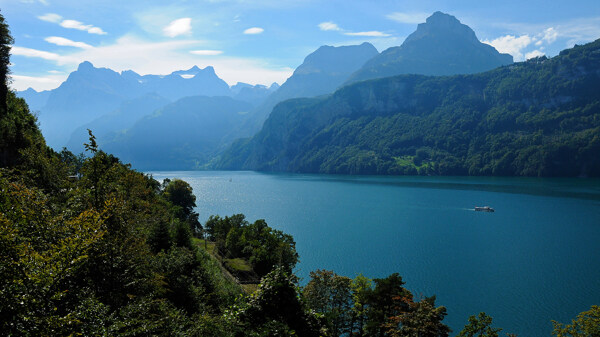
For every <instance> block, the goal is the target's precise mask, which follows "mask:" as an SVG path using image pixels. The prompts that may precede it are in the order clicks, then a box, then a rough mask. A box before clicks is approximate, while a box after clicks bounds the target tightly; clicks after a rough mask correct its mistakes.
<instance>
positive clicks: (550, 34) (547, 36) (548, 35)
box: [542, 27, 558, 43]
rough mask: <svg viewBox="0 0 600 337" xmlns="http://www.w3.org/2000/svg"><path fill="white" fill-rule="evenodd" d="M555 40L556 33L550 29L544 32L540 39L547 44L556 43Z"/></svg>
mask: <svg viewBox="0 0 600 337" xmlns="http://www.w3.org/2000/svg"><path fill="white" fill-rule="evenodd" d="M557 38H558V32H557V31H556V29H554V28H552V27H550V28H548V29H546V30H545V31H544V36H543V37H542V40H544V41H546V42H547V43H553V42H554V41H556V39H557Z"/></svg>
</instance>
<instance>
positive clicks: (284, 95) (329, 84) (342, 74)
mask: <svg viewBox="0 0 600 337" xmlns="http://www.w3.org/2000/svg"><path fill="white" fill-rule="evenodd" d="M377 54H378V52H377V49H375V47H373V45H372V44H370V43H366V42H365V43H363V44H361V45H356V46H341V47H332V46H321V47H319V48H318V49H317V50H315V51H314V52H312V53H311V54H309V55H308V56H306V58H305V59H304V62H303V63H302V64H301V65H300V66H299V67H298V68H296V70H295V71H294V73H293V74H292V76H291V77H290V78H288V79H287V81H285V83H283V84H282V85H281V87H280V88H279V89H278V90H277V91H275V92H274V93H272V94H271V95H270V96H269V97H268V98H267V99H266V100H265V101H264V102H263V103H262V104H261V105H260V106H258V107H257V108H256V109H254V111H253V112H252V113H251V114H249V121H248V122H247V123H246V125H245V128H244V130H242V132H244V133H245V134H243V135H244V136H250V135H253V134H254V133H255V132H256V131H258V130H260V127H261V126H262V123H263V122H264V121H265V119H266V118H267V117H268V116H269V114H270V113H271V110H272V109H273V107H274V106H275V105H276V104H277V103H279V102H282V101H284V100H286V99H290V98H296V97H313V96H319V95H325V94H330V93H332V92H333V91H335V90H336V89H337V88H338V87H339V86H340V85H342V84H343V83H344V82H345V81H346V80H347V79H348V76H350V75H351V74H352V73H354V72H355V71H356V70H358V69H360V67H361V66H363V65H364V64H365V62H367V61H368V60H369V59H371V58H373V57H374V56H376V55H377Z"/></svg>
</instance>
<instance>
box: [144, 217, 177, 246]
mask: <svg viewBox="0 0 600 337" xmlns="http://www.w3.org/2000/svg"><path fill="white" fill-rule="evenodd" d="M172 244H173V239H172V238H171V231H170V229H169V224H168V223H167V222H165V221H158V222H156V223H155V224H154V226H153V227H152V229H151V231H150V235H149V236H148V245H149V246H150V250H151V251H152V252H153V253H155V254H156V253H158V252H160V251H163V250H165V251H166V250H169V248H171V246H172Z"/></svg>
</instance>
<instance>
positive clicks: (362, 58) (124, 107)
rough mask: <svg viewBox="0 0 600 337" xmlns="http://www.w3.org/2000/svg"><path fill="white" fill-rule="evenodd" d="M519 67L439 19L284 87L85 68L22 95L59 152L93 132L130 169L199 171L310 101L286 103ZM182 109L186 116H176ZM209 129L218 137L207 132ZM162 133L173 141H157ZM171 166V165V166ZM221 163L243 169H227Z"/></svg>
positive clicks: (349, 51)
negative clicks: (377, 82)
mask: <svg viewBox="0 0 600 337" xmlns="http://www.w3.org/2000/svg"><path fill="white" fill-rule="evenodd" d="M510 63H512V57H511V56H510V55H506V54H500V53H498V52H497V51H496V50H495V49H494V48H493V47H491V46H489V45H486V44H482V43H481V42H479V41H478V40H477V38H476V36H475V33H474V32H473V31H472V30H471V29H470V28H469V27H468V26H466V25H463V24H461V23H460V22H459V21H458V20H457V19H456V18H454V17H453V16H451V15H447V14H443V13H440V12H436V13H434V14H433V15H432V16H431V17H429V18H428V19H427V22H425V23H423V24H420V25H419V26H418V28H417V31H415V32H414V33H413V34H411V35H410V36H409V37H408V38H407V40H406V41H405V42H404V43H403V44H402V45H401V46H399V47H393V48H389V49H387V50H385V51H384V52H382V53H381V54H379V53H378V52H377V50H376V49H375V47H373V46H372V45H371V44H369V43H363V44H361V45H356V46H341V47H332V46H322V47H320V48H318V49H317V50H316V51H314V52H313V53H311V54H310V55H308V56H307V57H306V58H305V59H304V62H303V63H302V64H301V65H300V66H299V67H298V68H296V70H295V71H294V73H293V75H292V76H291V77H290V78H288V79H287V80H286V81H285V83H283V84H282V85H281V86H279V85H278V84H276V83H274V84H273V85H271V86H270V87H266V86H262V85H250V84H245V83H238V84H236V85H234V86H232V87H229V86H228V85H227V83H225V82H224V81H223V80H222V79H220V78H219V77H218V76H217V75H216V73H215V71H214V69H213V68H212V67H206V68H204V69H200V68H198V67H196V66H194V67H192V68H190V69H188V70H181V71H175V72H173V73H171V74H169V75H164V76H162V75H144V76H142V75H139V74H137V73H135V72H133V71H124V72H121V73H117V72H115V71H113V70H110V69H105V68H95V67H94V66H93V65H92V64H91V63H89V62H83V63H82V64H80V65H79V68H78V69H77V71H75V72H73V73H71V74H70V75H69V77H68V79H67V80H66V81H65V82H64V83H63V84H62V85H61V86H60V87H58V88H56V89H54V90H50V91H43V92H36V91H34V90H32V89H28V90H26V91H23V92H19V93H18V94H19V95H20V96H21V97H24V98H25V99H26V100H27V101H28V102H29V103H30V105H31V108H32V109H33V110H36V111H39V121H40V124H41V129H42V131H43V133H44V135H45V137H46V140H47V142H48V144H49V145H50V146H52V147H53V148H55V149H57V150H58V149H60V148H61V147H63V146H68V148H69V149H71V150H72V151H73V152H75V153H78V152H80V151H82V150H83V146H82V144H83V142H85V141H86V140H87V137H88V136H87V131H86V130H87V129H91V130H92V131H93V132H94V133H95V135H96V137H97V140H98V143H99V144H100V146H101V148H104V147H105V148H106V149H107V150H109V149H110V151H112V152H113V153H114V154H115V155H117V156H119V157H121V158H123V159H126V160H128V161H131V162H132V164H133V166H134V167H143V168H144V169H152V168H159V167H160V168H165V167H169V168H172V169H175V168H177V169H195V168H202V167H207V165H212V164H214V163H217V162H218V160H219V154H221V153H222V151H223V150H225V149H226V148H227V147H228V146H229V145H230V144H232V143H233V141H234V140H235V139H237V138H241V137H250V136H253V135H255V134H256V133H257V132H258V131H259V130H261V128H263V123H265V120H267V118H268V117H269V115H270V114H271V112H272V111H273V110H275V111H277V110H281V109H285V108H284V107H291V106H294V107H297V105H296V104H298V102H304V101H302V100H301V101H294V102H288V101H286V100H289V99H293V98H300V97H317V96H322V95H329V94H331V93H333V92H334V91H335V90H337V89H339V88H342V87H343V86H344V85H346V84H349V83H353V82H356V81H361V80H364V79H370V78H377V77H387V76H391V75H395V74H402V73H410V74H428V75H448V74H470V73H476V72H480V71H485V70H490V69H493V68H496V67H498V66H501V65H505V64H510ZM208 97H210V98H211V99H208ZM219 104H223V109H221V108H219ZM278 104H280V105H281V106H282V107H278V106H277V105H278ZM302 104H304V103H302ZM173 107H177V109H180V110H179V111H178V112H177V113H175V112H173V111H171V109H172V108H173ZM200 117H201V118H200ZM219 118H220V120H219ZM172 119H173V120H172ZM174 119H177V120H174ZM204 119H206V120H204ZM282 122H283V121H282ZM211 123H212V124H211ZM286 123H287V122H286ZM209 125H212V127H214V130H218V132H210V131H214V130H207V129H206V127H209ZM183 126H186V127H189V129H188V128H185V130H186V131H185V132H182V133H181V135H183V134H188V135H189V137H191V138H190V139H194V140H195V141H197V142H191V141H186V142H184V139H182V138H181V137H179V138H178V137H175V135H176V133H177V132H178V130H179V131H181V130H182V129H181V128H182V127H183ZM264 127H265V128H266V127H267V125H266V124H265V126H264ZM168 128H173V129H168ZM194 128H196V129H197V130H198V132H204V133H205V134H206V135H210V137H213V138H211V139H208V138H206V137H204V138H202V137H200V138H198V137H197V136H196V135H193V133H192V131H191V130H192V129H194ZM186 132H188V133H186ZM158 134H160V135H163V136H164V138H157V137H156V135H158ZM177 136H180V135H177ZM171 139H178V140H179V141H180V142H183V143H185V144H186V145H185V148H186V150H185V151H177V153H178V156H180V157H178V158H176V159H174V157H172V155H171V154H169V153H162V152H160V151H174V148H175V146H176V144H172V145H165V146H158V145H159V144H157V143H156V141H159V142H160V141H164V142H168V141H169V140H171ZM144 144H148V146H150V144H154V145H152V146H153V148H154V149H155V150H154V151H153V150H144V149H143V146H144ZM237 146H239V143H238V145H237ZM133 149H135V151H134V150H133ZM134 152H137V153H134ZM229 153H230V154H231V152H229ZM166 158H170V159H168V160H169V161H170V163H168V164H166V163H164V160H167V159H166ZM223 158H225V156H224V157H223ZM211 163H212V164H211ZM219 165H221V166H222V167H226V166H227V167H234V165H229V166H228V165H225V164H223V162H221V164H219ZM242 166H243V165H242ZM240 167H241V166H240ZM244 167H246V166H244ZM282 169H283V168H282Z"/></svg>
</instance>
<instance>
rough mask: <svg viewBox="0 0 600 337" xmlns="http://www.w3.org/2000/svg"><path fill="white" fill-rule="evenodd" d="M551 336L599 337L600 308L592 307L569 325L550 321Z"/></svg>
mask: <svg viewBox="0 0 600 337" xmlns="http://www.w3.org/2000/svg"><path fill="white" fill-rule="evenodd" d="M552 325H553V326H554V329H553V330H552V335H553V336H557V337H569V336H570V337H595V336H600V306H598V305H592V307H591V308H590V310H588V311H584V312H582V313H580V314H579V315H577V318H575V319H573V320H572V321H571V324H562V323H558V322H556V321H552Z"/></svg>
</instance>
